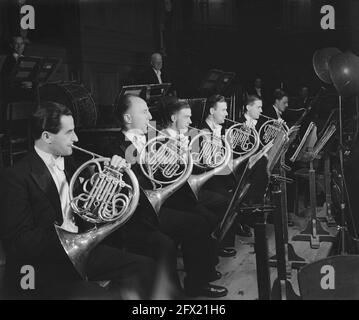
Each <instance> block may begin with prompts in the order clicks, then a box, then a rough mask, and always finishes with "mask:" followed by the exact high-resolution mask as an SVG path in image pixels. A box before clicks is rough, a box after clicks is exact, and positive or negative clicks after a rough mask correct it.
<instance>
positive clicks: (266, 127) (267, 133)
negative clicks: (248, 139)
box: [258, 114, 289, 146]
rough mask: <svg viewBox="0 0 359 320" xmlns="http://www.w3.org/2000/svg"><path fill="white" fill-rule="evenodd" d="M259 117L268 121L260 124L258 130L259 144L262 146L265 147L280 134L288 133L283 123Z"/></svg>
mask: <svg viewBox="0 0 359 320" xmlns="http://www.w3.org/2000/svg"><path fill="white" fill-rule="evenodd" d="M261 117H264V118H267V119H268V120H267V121H266V122H264V123H263V124H262V126H261V127H260V129H259V130H258V134H259V139H260V144H261V145H262V146H265V145H267V144H268V143H269V142H270V141H273V140H274V139H275V138H276V137H277V135H278V134H279V133H280V132H284V133H288V132H289V128H288V126H287V125H286V123H285V122H283V121H278V120H277V119H273V118H270V117H267V116H265V115H262V114H261Z"/></svg>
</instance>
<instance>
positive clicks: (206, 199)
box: [162, 100, 236, 257]
mask: <svg viewBox="0 0 359 320" xmlns="http://www.w3.org/2000/svg"><path fill="white" fill-rule="evenodd" d="M191 115H192V113H191V108H190V106H189V104H188V102H186V101H185V100H179V101H177V100H174V101H172V102H171V103H168V104H167V105H166V116H165V118H166V123H165V125H164V127H165V128H164V130H163V131H162V132H163V134H164V135H167V136H171V137H172V138H174V139H176V140H178V141H179V142H180V144H181V146H182V148H185V149H186V150H188V149H189V147H191V156H192V157H193V160H194V163H195V167H194V170H193V172H192V176H191V177H190V178H189V179H188V183H187V184H185V185H184V186H183V187H182V188H181V190H179V192H178V193H176V194H175V195H173V196H172V197H171V198H170V199H169V200H168V202H167V203H166V205H168V206H170V207H177V208H178V207H180V208H182V209H184V210H190V211H192V212H193V213H195V214H200V215H202V216H203V217H205V218H206V220H207V221H208V224H209V227H210V228H211V230H212V231H213V230H214V229H215V228H216V227H217V226H218V224H219V222H220V220H221V219H222V217H223V216H224V213H225V210H226V208H227V207H228V205H229V202H230V198H229V197H228V194H222V193H216V192H214V191H210V190H207V189H206V187H205V186H206V184H207V183H208V182H207V181H208V180H207V178H206V172H207V173H208V175H209V177H210V178H209V180H211V179H213V178H214V176H212V171H213V170H216V169H217V168H218V167H219V166H220V165H221V164H222V162H224V161H225V157H227V155H226V153H227V152H230V150H226V149H225V148H224V147H223V144H222V138H218V137H214V136H212V135H211V134H210V133H209V132H207V131H200V130H197V129H195V128H192V127H191V126H190V125H191V124H192V122H191ZM185 133H186V134H185ZM197 138H198V139H197ZM190 142H191V144H190ZM202 168H204V169H205V170H206V171H205V173H202V175H203V178H204V179H205V181H204V182H203V183H202V181H200V180H201V179H196V178H195V177H196V176H201V173H199V172H200V170H202ZM192 180H194V181H195V182H196V183H193V182H192ZM193 185H195V186H197V185H199V192H198V194H197V197H195V196H193V195H191V193H192V192H193V191H194V190H193V189H195V190H196V188H193ZM189 187H191V188H192V192H191V190H190V188H189ZM234 237H235V235H234V233H233V232H232V233H230V234H229V235H228V236H227V237H226V238H225V239H224V241H223V243H221V244H219V249H218V255H219V256H222V257H229V256H233V255H235V253H236V252H235V250H234V249H233V248H231V247H234Z"/></svg>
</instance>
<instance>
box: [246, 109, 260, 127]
mask: <svg viewBox="0 0 359 320" xmlns="http://www.w3.org/2000/svg"><path fill="white" fill-rule="evenodd" d="M244 117H245V118H246V122H245V124H246V125H247V126H248V127H249V128H252V129H255V128H256V125H257V122H258V120H255V119H253V118H251V117H250V116H249V115H248V114H247V113H245V114H244Z"/></svg>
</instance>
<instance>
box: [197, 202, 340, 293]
mask: <svg viewBox="0 0 359 320" xmlns="http://www.w3.org/2000/svg"><path fill="white" fill-rule="evenodd" d="M317 212H318V217H321V216H324V215H325V211H324V207H318V210H317ZM292 220H293V222H294V226H293V227H289V229H288V233H289V240H291V239H292V237H293V236H294V235H296V234H298V233H299V232H300V231H302V230H303V229H304V228H305V227H306V225H307V221H308V217H307V218H306V217H303V218H302V217H293V219H292ZM322 226H323V228H324V229H325V230H327V231H329V233H330V234H331V235H333V236H335V235H336V233H337V229H336V228H335V227H330V228H328V227H327V225H326V223H322ZM267 239H268V250H269V257H271V256H273V255H274V254H275V239H274V227H273V225H268V227H267ZM290 243H292V244H293V247H294V250H295V252H296V254H297V255H299V256H300V257H302V258H304V259H305V260H306V261H308V262H314V261H317V260H320V259H323V258H326V257H327V256H328V254H329V252H330V249H331V248H332V245H333V244H332V243H329V242H321V243H320V248H319V249H311V247H310V244H309V242H303V241H290ZM236 250H237V254H236V256H235V257H232V258H220V263H219V265H218V266H217V270H218V271H220V272H221V273H222V275H223V276H222V278H221V279H220V280H217V281H216V282H213V283H214V284H218V285H223V286H225V287H227V289H228V295H227V296H226V297H223V298H220V299H221V300H255V299H258V288H257V273H256V259H255V258H256V256H255V253H254V238H242V237H238V236H236ZM270 272H271V277H270V278H271V283H272V284H273V282H274V280H275V279H276V278H277V269H276V268H272V267H271V268H270ZM297 273H298V272H297V271H296V270H293V271H292V278H291V283H292V287H293V289H294V291H295V293H296V294H297V295H299V288H298V282H297ZM198 299H208V298H205V297H199V298H198ZM208 300H211V299H208Z"/></svg>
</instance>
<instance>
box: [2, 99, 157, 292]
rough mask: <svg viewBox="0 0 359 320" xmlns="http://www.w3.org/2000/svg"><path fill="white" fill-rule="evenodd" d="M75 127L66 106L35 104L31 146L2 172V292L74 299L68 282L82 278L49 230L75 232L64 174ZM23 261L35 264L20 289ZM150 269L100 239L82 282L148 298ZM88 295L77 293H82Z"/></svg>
mask: <svg viewBox="0 0 359 320" xmlns="http://www.w3.org/2000/svg"><path fill="white" fill-rule="evenodd" d="M74 129H75V127H74V120H73V117H72V114H71V112H70V110H69V109H68V108H66V107H65V106H63V105H61V104H57V103H53V102H44V103H42V105H41V106H40V107H39V109H38V110H37V111H36V113H35V114H34V115H33V118H32V134H33V137H34V140H35V145H34V150H32V151H31V152H30V153H29V154H28V155H27V156H25V157H24V158H23V159H22V160H21V161H19V162H18V163H17V164H16V165H15V166H14V167H13V168H7V169H5V170H4V171H3V172H2V174H1V179H0V189H1V190H0V191H1V197H2V198H1V202H0V212H1V214H0V239H1V241H2V242H3V244H4V249H5V253H6V256H7V261H6V271H5V281H6V289H7V291H8V292H7V294H8V295H9V298H30V299H32V298H63V299H64V298H76V296H75V297H74V296H72V295H71V294H72V289H71V288H73V286H76V285H77V284H78V283H80V284H81V283H83V281H81V278H80V276H79V274H78V273H77V271H76V270H75V268H74V267H73V265H72V263H71V262H70V259H69V258H68V257H67V256H66V253H65V250H64V249H63V247H62V246H61V243H60V241H59V239H58V236H57V234H56V231H55V228H54V224H55V223H57V224H58V225H60V226H61V227H62V228H63V229H64V230H67V231H69V232H73V233H77V232H78V225H77V223H76V221H75V220H74V216H73V213H72V211H71V209H70V203H69V199H70V198H69V186H68V182H67V179H66V178H67V176H66V175H68V174H69V173H70V172H69V169H70V167H69V166H68V165H69V161H68V158H69V157H68V156H70V155H71V154H72V145H73V144H74V143H75V142H77V141H78V138H77V136H76V134H75V131H74ZM65 158H66V159H65ZM123 162H124V160H123V159H122V158H120V157H118V156H113V157H112V160H111V164H112V165H113V166H114V167H119V166H121V164H123ZM26 265H30V266H32V267H33V268H34V272H35V274H34V277H35V278H34V279H35V280H34V281H35V282H34V290H22V288H21V284H22V277H24V274H22V273H21V272H22V271H21V269H22V267H23V266H26ZM154 272H155V264H154V262H153V261H152V260H151V259H149V258H147V257H143V256H139V255H135V254H130V253H124V252H122V251H119V250H117V249H115V248H111V247H108V246H105V245H102V244H100V245H97V246H96V247H95V248H94V249H92V251H91V252H90V254H89V258H88V262H87V266H86V268H85V273H86V276H87V278H88V279H89V280H94V281H102V280H103V281H107V280H111V286H110V288H111V289H110V292H112V298H113V297H117V298H119V297H120V298H131V297H134V296H137V297H139V298H147V299H148V298H150V293H151V290H152V289H151V287H152V285H153V280H154V279H153V278H154V276H153V275H154ZM83 284H84V283H83ZM95 287H96V293H95V296H92V297H96V298H104V297H107V296H106V291H105V290H103V289H102V288H100V287H98V289H97V285H96V286H95ZM86 289H89V288H88V287H87V286H86ZM97 290H99V292H97ZM118 293H120V296H118ZM87 294H88V292H84V293H82V297H83V295H85V296H86V295H87ZM80 298H81V296H80Z"/></svg>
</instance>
